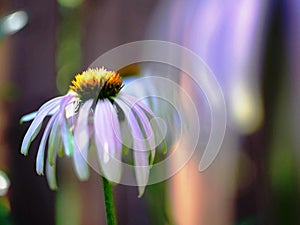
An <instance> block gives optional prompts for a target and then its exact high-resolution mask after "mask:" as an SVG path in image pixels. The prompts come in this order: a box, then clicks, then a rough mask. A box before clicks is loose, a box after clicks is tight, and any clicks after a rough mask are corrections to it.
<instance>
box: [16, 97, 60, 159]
mask: <svg viewBox="0 0 300 225" xmlns="http://www.w3.org/2000/svg"><path fill="white" fill-rule="evenodd" d="M63 98H65V96H63V97H57V98H54V99H52V100H50V101H48V102H46V103H45V104H44V105H42V107H41V108H40V109H39V111H38V113H37V115H36V117H35V119H34V120H33V122H32V123H31V125H30V127H29V128H28V130H27V132H26V134H25V137H24V139H23V142H22V146H21V153H22V154H24V155H27V154H28V148H29V146H30V143H31V142H32V141H33V140H34V138H35V137H36V135H37V134H38V133H39V131H40V129H41V126H42V122H43V120H44V119H45V117H46V116H47V115H48V114H49V112H51V111H52V110H53V109H54V108H56V107H57V106H58V105H59V104H60V102H61V101H62V99H63Z"/></svg>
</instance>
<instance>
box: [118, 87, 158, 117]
mask: <svg viewBox="0 0 300 225" xmlns="http://www.w3.org/2000/svg"><path fill="white" fill-rule="evenodd" d="M118 97H119V98H120V99H122V100H123V101H125V102H127V103H129V104H138V105H139V107H141V108H142V109H143V110H145V111H146V112H147V113H149V114H150V115H151V116H153V117H155V115H154V113H153V112H152V110H151V109H150V108H149V107H148V106H147V105H145V104H144V103H143V102H141V101H139V100H138V99H137V98H135V97H133V96H132V95H128V94H126V93H120V94H119V96H118Z"/></svg>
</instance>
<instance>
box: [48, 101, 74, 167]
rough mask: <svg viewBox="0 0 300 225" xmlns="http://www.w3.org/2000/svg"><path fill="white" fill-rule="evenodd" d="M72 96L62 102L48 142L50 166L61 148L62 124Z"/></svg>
mask: <svg viewBox="0 0 300 225" xmlns="http://www.w3.org/2000/svg"><path fill="white" fill-rule="evenodd" d="M71 98H72V96H67V97H66V98H64V99H63V100H62V101H61V104H60V111H59V112H58V116H57V117H56V119H55V121H54V123H53V126H52V129H51V132H50V137H49V141H48V160H49V163H50V165H53V164H54V156H55V155H56V153H57V152H58V151H59V149H60V148H61V147H60V146H61V123H62V120H63V118H64V113H65V107H66V105H67V103H68V102H69V100H70V99H71Z"/></svg>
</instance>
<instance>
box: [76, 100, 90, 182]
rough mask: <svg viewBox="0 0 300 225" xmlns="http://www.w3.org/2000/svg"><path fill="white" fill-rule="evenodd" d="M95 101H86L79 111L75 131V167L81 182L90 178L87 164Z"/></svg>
mask: <svg viewBox="0 0 300 225" xmlns="http://www.w3.org/2000/svg"><path fill="white" fill-rule="evenodd" d="M92 104H93V100H88V101H86V102H85V103H84V104H83V106H81V108H80V110H79V117H78V120H77V123H76V126H75V131H74V156H73V159H74V161H73V162H74V167H75V171H76V173H77V176H78V177H79V179H80V180H87V178H88V177H89V170H88V164H87V162H86V160H87V157H88V149H89V139H90V134H89V127H88V118H89V114H90V109H91V106H92Z"/></svg>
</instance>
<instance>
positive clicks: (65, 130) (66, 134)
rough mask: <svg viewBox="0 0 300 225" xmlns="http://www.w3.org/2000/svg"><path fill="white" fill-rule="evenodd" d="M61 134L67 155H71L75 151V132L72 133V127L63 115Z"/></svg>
mask: <svg viewBox="0 0 300 225" xmlns="http://www.w3.org/2000/svg"><path fill="white" fill-rule="evenodd" d="M61 136H62V140H63V145H64V149H65V154H66V156H68V157H70V156H71V155H72V153H73V145H74V140H73V134H72V133H71V130H70V127H69V125H68V123H67V121H66V119H65V118H64V117H63V118H62V121H61Z"/></svg>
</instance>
